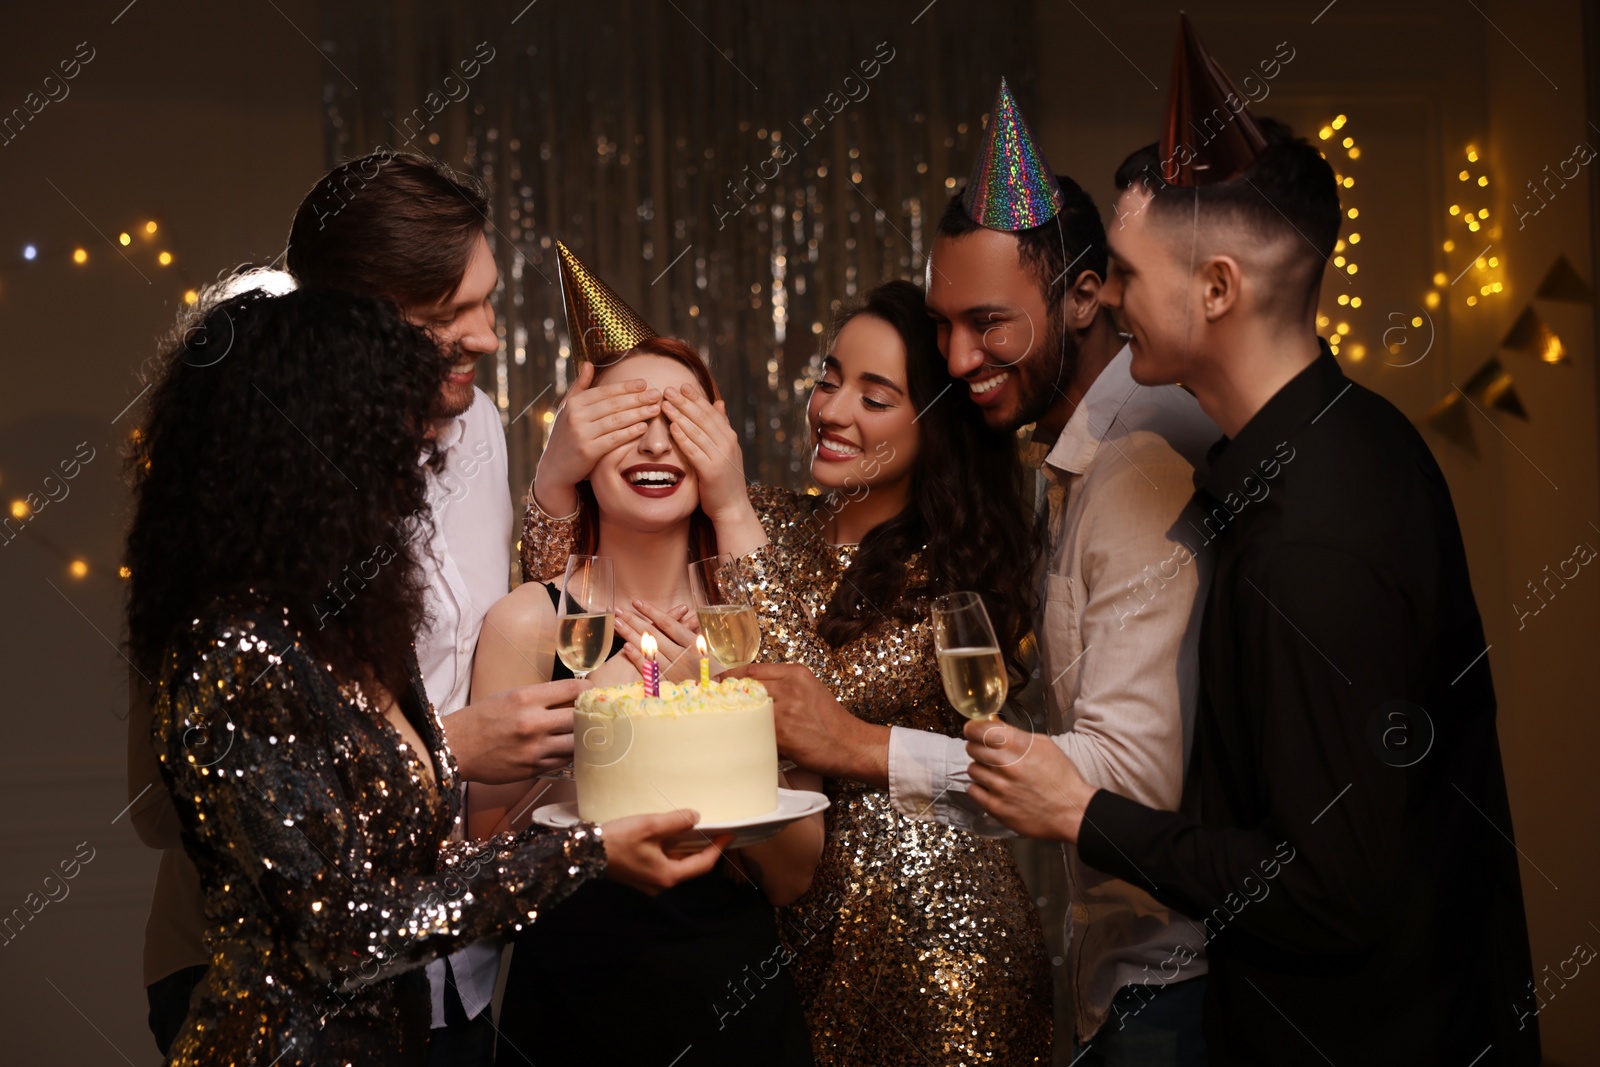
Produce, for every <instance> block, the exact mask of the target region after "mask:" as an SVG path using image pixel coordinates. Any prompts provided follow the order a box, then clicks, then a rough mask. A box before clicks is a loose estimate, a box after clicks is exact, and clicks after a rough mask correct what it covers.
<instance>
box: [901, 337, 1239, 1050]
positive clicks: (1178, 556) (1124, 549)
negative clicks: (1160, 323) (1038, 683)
mask: <svg viewBox="0 0 1600 1067" xmlns="http://www.w3.org/2000/svg"><path fill="white" fill-rule="evenodd" d="M1131 362H1132V353H1131V351H1130V350H1129V349H1128V348H1126V347H1124V348H1123V349H1122V351H1121V352H1119V353H1118V354H1117V355H1116V356H1115V357H1114V358H1113V359H1112V361H1111V362H1110V363H1109V364H1107V366H1106V368H1105V370H1103V371H1101V373H1100V376H1099V377H1098V378H1096V379H1095V381H1094V384H1093V385H1091V386H1090V388H1089V391H1088V393H1087V394H1085V396H1084V398H1083V402H1082V403H1080V404H1079V405H1078V409H1077V410H1076V411H1075V412H1073V414H1072V417H1071V419H1069V420H1068V422H1067V425H1066V427H1065V428H1064V429H1063V430H1062V432H1061V436H1060V437H1059V438H1057V440H1056V442H1055V444H1054V446H1053V447H1052V448H1051V450H1050V453H1049V456H1048V457H1047V458H1046V459H1045V471H1044V473H1045V475H1046V477H1048V478H1049V480H1050V482H1051V487H1050V492H1049V495H1050V498H1051V506H1050V555H1049V559H1048V561H1047V563H1046V573H1045V575H1044V579H1045V580H1044V583H1043V587H1042V589H1043V594H1044V595H1043V597H1042V603H1041V617H1040V620H1039V625H1038V634H1039V639H1040V640H1039V645H1040V670H1041V674H1042V679H1043V680H1044V682H1045V683H1046V684H1045V687H1044V696H1045V702H1046V711H1047V713H1048V721H1049V729H1050V733H1051V735H1052V737H1051V739H1052V740H1053V741H1054V742H1055V743H1056V744H1057V745H1058V746H1059V747H1060V748H1061V750H1062V751H1064V752H1065V753H1066V754H1067V755H1068V756H1070V757H1071V758H1072V761H1073V763H1074V764H1076V765H1077V767H1078V770H1079V771H1080V772H1082V774H1083V776H1084V778H1085V779H1087V780H1088V782H1089V783H1090V784H1091V785H1094V786H1098V787H1102V788H1106V789H1111V790H1113V791H1115V792H1117V793H1120V794H1121V795H1123V796H1126V797H1132V798H1134V799H1136V800H1139V801H1140V802H1142V803H1145V804H1149V805H1151V806H1154V807H1159V808H1166V809H1168V810H1174V809H1176V808H1177V807H1178V804H1179V800H1180V798H1181V795H1182V787H1183V776H1184V769H1185V767H1186V766H1187V765H1188V759H1189V748H1190V744H1191V742H1192V739H1193V736H1194V714H1195V704H1196V700H1197V696H1198V681H1199V667H1198V660H1197V655H1196V652H1197V647H1198V643H1199V631H1200V608H1201V606H1202V603H1203V599H1204V596H1205V589H1206V587H1207V585H1208V584H1209V578H1210V574H1209V571H1208V570H1207V569H1206V567H1207V561H1205V560H1196V559H1195V558H1193V557H1191V556H1189V555H1188V552H1187V550H1186V549H1182V548H1181V546H1180V544H1179V542H1178V540H1177V538H1176V536H1175V535H1174V534H1173V533H1171V532H1170V531H1171V530H1172V528H1173V526H1174V524H1176V523H1177V522H1178V521H1179V516H1180V514H1181V513H1182V512H1183V510H1184V508H1185V506H1186V505H1187V504H1188V503H1189V500H1190V498H1191V497H1192V496H1193V494H1194V472H1195V470H1196V469H1199V470H1204V469H1205V460H1204V457H1205V452H1206V449H1207V448H1208V447H1209V446H1210V445H1211V444H1212V443H1214V442H1215V441H1216V440H1217V438H1218V437H1220V436H1221V435H1220V432H1219V431H1218V430H1217V428H1216V426H1215V424H1213V423H1212V422H1211V420H1210V419H1208V418H1206V416H1205V415H1204V413H1202V412H1201V411H1200V407H1199V405H1198V404H1197V403H1196V402H1195V400H1194V398H1193V397H1192V396H1190V395H1189V394H1188V393H1186V392H1184V391H1183V390H1182V389H1180V388H1179V387H1177V386H1160V387H1154V388H1152V387H1146V386H1141V385H1139V384H1138V383H1136V382H1135V381H1134V380H1133V377H1132V375H1131V374H1130V372H1129V366H1130V364H1131ZM1191 540H1192V538H1191ZM971 762H972V761H971V759H970V758H969V757H968V756H967V753H966V745H965V742H964V741H963V740H962V739H961V738H959V737H945V736H942V735H939V734H930V733H923V732H920V731H914V730H907V729H904V728H900V727H896V728H894V729H893V730H892V731H891V733H890V741H889V788H890V796H891V798H892V801H893V803H894V805H895V807H896V808H897V809H898V810H900V811H901V812H903V813H904V814H906V815H908V816H911V817H914V818H922V819H936V820H938V821H940V822H944V823H949V824H951V825H955V826H963V827H966V828H968V829H970V830H972V831H974V832H976V833H980V834H983V835H984V836H990V837H999V836H1007V835H1009V833H1010V831H1008V830H1006V829H1005V827H1003V826H1001V825H1000V823H999V822H998V821H996V820H995V819H993V818H992V817H991V816H989V815H988V814H986V813H985V812H984V811H983V810H982V808H980V807H979V806H978V805H977V803H976V802H975V801H973V800H972V799H971V798H969V797H968V796H967V794H966V790H967V786H968V784H969V779H968V776H967V768H968V766H969V765H970V764H971ZM1062 850H1063V860H1064V867H1065V873H1066V879H1067V886H1066V889H1067V892H1068V893H1069V894H1070V899H1071V902H1072V904H1071V908H1070V910H1068V911H1067V912H1066V915H1065V920H1064V924H1065V928H1066V929H1065V933H1064V937H1065V940H1066V943H1067V947H1066V950H1065V954H1066V959H1065V961H1064V962H1065V965H1066V967H1067V983H1066V985H1067V989H1068V990H1069V996H1070V1000H1071V1003H1070V1010H1071V1017H1072V1019H1073V1022H1074V1025H1075V1028H1076V1031H1077V1033H1076V1037H1077V1040H1078V1041H1079V1042H1087V1041H1088V1040H1089V1039H1090V1038H1091V1037H1092V1036H1093V1035H1094V1034H1095V1032H1096V1031H1098V1030H1099V1028H1100V1027H1101V1025H1102V1024H1104V1023H1106V1022H1107V1015H1108V1013H1109V1011H1110V1006H1111V1001H1112V998H1113V997H1114V996H1115V995H1116V992H1117V990H1118V989H1120V988H1121V987H1122V986H1125V985H1130V984H1134V983H1148V984H1152V985H1160V984H1164V983H1169V982H1174V981H1181V980H1183V979H1187V978H1192V977H1197V976H1198V975H1201V974H1203V973H1205V956H1204V936H1203V932H1202V931H1200V930H1199V929H1198V928H1197V927H1196V926H1195V924H1193V923H1192V922H1190V921H1189V920H1188V919H1187V918H1185V917H1184V916H1181V915H1179V914H1177V913H1175V912H1172V911H1170V910H1169V909H1167V908H1166V907H1164V906H1163V905H1161V904H1160V903H1158V902H1157V901H1156V900H1155V898H1153V897H1151V896H1150V895H1149V894H1148V893H1146V892H1145V891H1144V890H1143V889H1141V888H1139V887H1138V886H1135V885H1132V884H1129V883H1128V882H1123V881H1120V880H1118V879H1114V878H1110V877H1108V876H1106V875H1104V874H1101V873H1100V872H1099V871H1096V870H1094V869H1092V868H1089V867H1086V866H1085V865H1084V864H1083V863H1082V862H1081V861H1080V860H1079V858H1078V851H1077V849H1076V848H1072V847H1070V846H1066V845H1063V846H1062ZM1052 940H1053V938H1052Z"/></svg>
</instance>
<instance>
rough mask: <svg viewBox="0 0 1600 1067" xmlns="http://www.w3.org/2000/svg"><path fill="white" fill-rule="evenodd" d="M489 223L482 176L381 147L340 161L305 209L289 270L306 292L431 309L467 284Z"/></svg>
mask: <svg viewBox="0 0 1600 1067" xmlns="http://www.w3.org/2000/svg"><path fill="white" fill-rule="evenodd" d="M488 218H489V201H488V197H487V196H485V194H484V191H483V187H482V186H481V185H480V184H479V183H478V182H477V181H476V180H475V179H473V178H469V177H466V176H464V175H460V174H457V173H456V172H455V171H453V170H451V169H450V168H449V167H447V166H445V165H444V164H443V163H440V162H439V161H438V160H435V159H430V158H428V157H427V156H424V155H419V154H417V153H414V152H393V151H389V150H387V149H384V150H379V151H377V152H372V153H369V154H367V155H365V156H362V157H361V158H359V159H352V160H349V161H348V162H345V163H341V164H339V165H338V166H337V167H335V168H333V170H331V171H329V172H328V174H327V175H326V176H325V177H324V178H323V179H322V180H321V181H319V182H317V184H316V187H315V188H313V189H312V190H311V192H310V193H308V194H307V195H306V198H305V199H304V200H302V201H301V202H300V207H299V209H298V210H297V211H296V212H295V216H294V224H293V225H292V226H291V227H290V230H289V251H288V256H287V266H288V268H289V273H291V274H293V275H294V276H295V279H296V280H297V281H299V282H300V284H301V285H323V286H327V287H329V288H332V289H338V290H340V291H342V292H348V293H360V294H363V295H366V296H378V297H385V298H387V299H389V300H390V301H392V302H393V303H395V304H396V305H398V306H399V307H400V308H402V309H405V308H412V307H428V306H430V305H433V304H437V303H438V302H439V301H441V300H444V299H445V298H447V297H448V296H449V295H450V294H451V293H453V292H455V290H456V287H457V286H458V285H460V284H461V278H462V276H463V275H464V274H465V273H466V270H467V262H468V261H469V260H470V259H471V258H472V250H473V248H474V246H475V245H476V244H477V239H478V235H479V234H481V233H482V232H483V228H484V226H485V225H486V224H487V223H488Z"/></svg>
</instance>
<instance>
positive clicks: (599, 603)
mask: <svg viewBox="0 0 1600 1067" xmlns="http://www.w3.org/2000/svg"><path fill="white" fill-rule="evenodd" d="M611 593H612V577H611V560H609V559H607V558H606V557H605V556H568V557H567V573H566V574H565V575H564V576H563V577H562V579H561V606H560V609H559V610H558V611H557V612H556V655H558V656H560V657H561V662H562V663H565V664H566V665H567V669H568V670H570V671H571V672H572V673H573V675H575V676H576V677H578V678H584V677H587V676H588V674H589V672H590V671H592V670H594V669H595V668H596V667H598V666H600V664H602V663H604V662H605V659H606V656H607V655H608V654H609V653H610V652H611V636H612V630H613V628H614V626H615V623H614V621H613V619H612V614H611Z"/></svg>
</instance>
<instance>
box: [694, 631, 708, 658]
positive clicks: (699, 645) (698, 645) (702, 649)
mask: <svg viewBox="0 0 1600 1067" xmlns="http://www.w3.org/2000/svg"><path fill="white" fill-rule="evenodd" d="M694 647H695V650H696V651H698V652H699V653H700V657H701V658H702V659H704V658H705V655H706V635H705V634H698V635H696V636H695V639H694Z"/></svg>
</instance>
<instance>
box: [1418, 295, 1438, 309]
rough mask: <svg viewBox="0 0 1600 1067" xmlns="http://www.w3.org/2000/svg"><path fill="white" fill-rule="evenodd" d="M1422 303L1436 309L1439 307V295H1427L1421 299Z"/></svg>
mask: <svg viewBox="0 0 1600 1067" xmlns="http://www.w3.org/2000/svg"><path fill="white" fill-rule="evenodd" d="M1422 302H1423V303H1424V304H1426V305H1428V307H1430V308H1436V307H1438V306H1439V294H1438V293H1429V294H1428V295H1427V296H1425V297H1423V298H1422Z"/></svg>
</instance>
